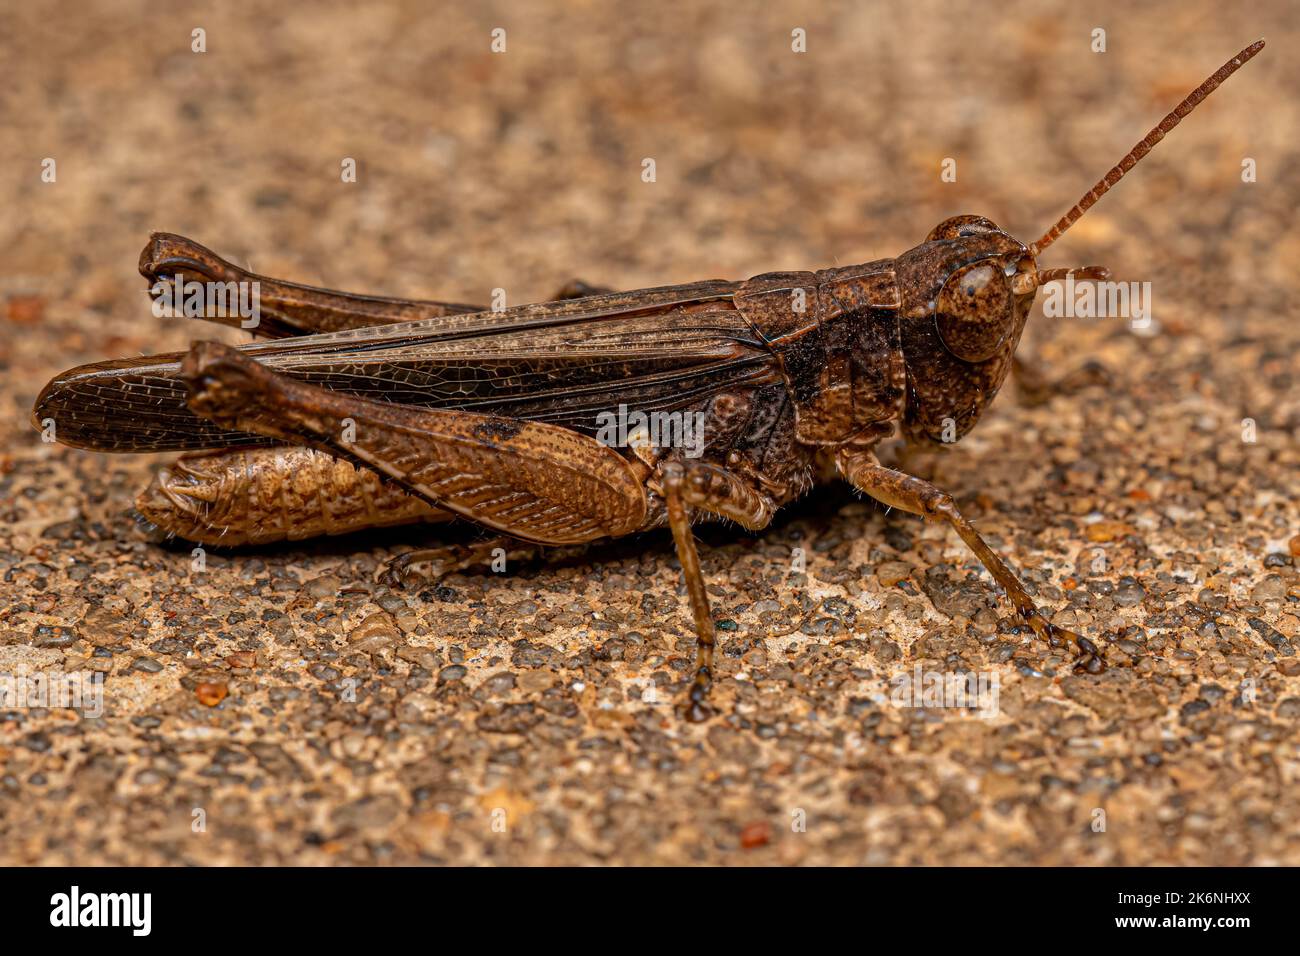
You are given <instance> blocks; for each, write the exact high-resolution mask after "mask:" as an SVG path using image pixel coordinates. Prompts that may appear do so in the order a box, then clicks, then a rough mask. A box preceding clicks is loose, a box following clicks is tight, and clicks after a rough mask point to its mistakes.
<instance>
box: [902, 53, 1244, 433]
mask: <svg viewBox="0 0 1300 956" xmlns="http://www.w3.org/2000/svg"><path fill="white" fill-rule="evenodd" d="M1263 48H1264V41H1263V40H1257V41H1255V42H1254V43H1252V44H1251V45H1250V46H1248V47H1246V48H1245V49H1244V50H1242V51H1241V52H1240V53H1238V54H1237V55H1236V56H1235V57H1233V58H1232V59H1231V60H1229V61H1228V62H1227V63H1225V64H1223V66H1221V67H1219V69H1218V70H1216V71H1215V72H1214V73H1213V74H1211V75H1210V76H1209V77H1208V78H1207V79H1206V80H1205V82H1204V83H1202V84H1201V85H1200V86H1198V87H1197V88H1196V89H1194V90H1192V92H1190V93H1188V94H1187V96H1186V97H1184V99H1183V101H1182V102H1181V103H1179V104H1178V106H1177V107H1175V108H1174V110H1173V112H1171V113H1170V114H1169V115H1167V116H1166V117H1165V118H1164V119H1163V120H1161V121H1160V122H1159V123H1158V124H1157V125H1156V127H1155V128H1154V129H1152V130H1151V132H1149V133H1147V135H1146V136H1145V137H1143V138H1142V139H1141V140H1140V141H1139V142H1138V144H1137V145H1136V146H1134V147H1133V148H1132V149H1131V150H1129V152H1128V154H1127V155H1126V156H1125V157H1124V158H1123V159H1121V160H1120V161H1119V164H1118V165H1117V166H1115V167H1114V168H1113V169H1111V171H1110V172H1108V173H1107V174H1106V175H1105V176H1103V177H1102V178H1101V179H1100V180H1099V181H1098V182H1097V184H1096V185H1095V186H1093V187H1092V189H1090V190H1088V191H1087V192H1086V193H1084V194H1083V196H1082V197H1081V198H1080V199H1079V201H1078V202H1077V203H1075V204H1074V206H1073V207H1072V208H1071V209H1070V211H1069V212H1067V213H1066V214H1065V215H1064V216H1062V217H1061V218H1060V219H1059V220H1058V221H1057V222H1056V224H1055V225H1054V226H1052V227H1051V228H1050V229H1048V230H1047V232H1045V233H1044V234H1043V235H1042V236H1041V237H1039V238H1038V239H1036V240H1035V241H1034V242H1033V243H1031V244H1030V245H1028V246H1026V245H1025V244H1024V243H1022V242H1020V241H1019V240H1018V239H1014V238H1013V237H1011V236H1009V235H1007V234H1006V233H1005V232H1003V231H1002V230H1001V229H999V228H998V227H997V226H995V225H993V223H991V222H989V221H988V220H987V219H985V218H983V217H982V216H955V217H953V218H951V219H945V220H944V221H943V222H941V223H939V225H938V226H936V227H935V228H934V229H933V230H932V231H931V233H930V235H929V236H927V237H926V240H925V242H923V243H921V245H919V246H917V247H916V248H915V249H910V250H908V251H907V252H905V253H903V255H901V256H899V258H898V259H897V260H896V269H895V271H896V274H897V278H898V285H899V289H900V291H901V308H900V311H899V318H900V325H901V330H902V344H903V357H904V360H905V362H906V365H907V386H908V387H907V408H906V412H905V414H904V417H903V431H904V433H905V434H906V435H907V436H908V437H909V438H911V439H913V440H917V439H920V440H928V441H938V442H953V441H956V440H957V439H959V438H961V437H962V435H964V434H965V433H966V432H968V431H969V430H970V429H971V428H972V427H973V426H974V424H975V422H976V421H977V420H978V419H979V416H980V413H981V412H983V411H984V409H985V408H986V407H987V406H988V404H989V402H990V401H992V400H993V396H994V395H996V394H997V391H998V389H999V388H1001V386H1002V382H1003V381H1004V380H1005V379H1006V376H1007V372H1008V371H1009V370H1010V368H1011V358H1012V355H1013V354H1014V353H1015V350H1016V345H1017V344H1018V343H1019V342H1020V333H1021V332H1022V331H1024V327H1025V318H1026V317H1027V316H1028V315H1029V309H1030V306H1032V305H1033V302H1034V294H1035V293H1036V292H1037V291H1038V287H1039V286H1040V285H1042V284H1044V283H1047V282H1051V281H1053V280H1055V279H1059V278H1062V277H1064V276H1067V275H1070V274H1073V275H1075V276H1078V277H1080V278H1091V279H1105V278H1107V277H1108V276H1109V273H1108V272H1107V270H1106V269H1104V268H1102V267H1099V266H1089V267H1087V268H1084V269H1074V270H1071V269H1047V270H1044V271H1042V272H1040V271H1039V270H1038V263H1037V260H1038V256H1039V254H1040V253H1042V251H1043V250H1044V249H1046V248H1047V247H1048V246H1050V245H1051V244H1052V243H1054V242H1055V241H1056V240H1057V239H1059V238H1060V237H1061V236H1062V235H1064V233H1065V231H1066V230H1067V229H1069V228H1070V227H1071V226H1072V225H1074V223H1076V222H1077V221H1078V220H1079V217H1081V216H1082V215H1083V214H1084V213H1085V212H1087V211H1088V210H1089V209H1090V208H1091V207H1092V206H1093V204H1094V203H1096V201H1097V200H1098V199H1100V198H1101V197H1102V196H1103V195H1105V194H1106V192H1107V191H1108V190H1109V189H1110V188H1111V187H1112V186H1114V185H1115V184H1116V183H1117V182H1119V181H1120V179H1122V178H1123V177H1124V175H1125V174H1127V173H1128V172H1129V171H1130V170H1132V169H1133V167H1134V166H1136V165H1137V164H1138V162H1139V161H1141V159H1142V157H1144V156H1145V155H1146V154H1147V153H1149V152H1150V151H1151V149H1152V147H1153V146H1155V144H1156V143H1158V142H1160V140H1161V139H1163V138H1164V137H1165V135H1166V134H1167V133H1168V132H1169V131H1170V130H1172V129H1173V128H1174V127H1175V126H1177V125H1178V124H1179V123H1180V122H1181V121H1182V119H1183V117H1185V116H1187V114H1188V113H1190V112H1191V111H1192V110H1194V109H1195V108H1196V107H1197V105H1199V104H1200V103H1201V102H1202V101H1203V100H1204V99H1205V98H1206V97H1207V96H1209V95H1210V94H1211V93H1212V92H1214V91H1215V90H1216V89H1217V88H1218V87H1219V85H1220V84H1221V83H1223V81H1224V80H1226V79H1227V78H1228V77H1230V76H1231V75H1232V74H1233V73H1235V72H1236V71H1237V70H1239V69H1240V68H1241V66H1242V64H1243V63H1245V62H1246V61H1248V60H1249V59H1250V58H1251V57H1253V56H1254V55H1255V54H1256V53H1258V52H1259V51H1260V50H1262V49H1263Z"/></svg>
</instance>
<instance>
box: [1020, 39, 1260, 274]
mask: <svg viewBox="0 0 1300 956" xmlns="http://www.w3.org/2000/svg"><path fill="white" fill-rule="evenodd" d="M1262 49H1264V41H1263V40H1256V41H1255V42H1254V43H1252V44H1251V45H1250V46H1248V47H1246V49H1244V50H1242V51H1241V52H1240V53H1238V54H1237V55H1236V56H1234V57H1233V58H1232V59H1231V60H1229V61H1228V62H1227V63H1225V64H1223V66H1221V67H1219V69H1218V70H1217V71H1215V73H1214V75H1213V76H1211V77H1210V78H1209V79H1207V80H1206V81H1205V82H1204V83H1202V84H1201V85H1200V86H1198V87H1197V88H1196V89H1194V90H1192V92H1190V93H1188V94H1187V98H1186V99H1184V100H1183V101H1182V102H1181V103H1179V104H1178V105H1177V106H1176V107H1174V111H1173V112H1172V113H1170V114H1169V115H1168V116H1166V117H1165V118H1164V119H1162V120H1161V121H1160V122H1159V123H1158V124H1157V125H1156V127H1155V129H1153V130H1151V132H1149V133H1147V134H1146V136H1145V137H1143V139H1142V141H1141V142H1140V143H1138V144H1137V145H1136V146H1134V147H1133V148H1132V149H1130V150H1129V151H1128V155H1127V156H1125V157H1124V158H1123V159H1121V160H1120V161H1119V165H1118V166H1116V167H1114V168H1113V169H1112V170H1111V171H1110V172H1108V173H1107V174H1106V175H1105V176H1103V177H1102V178H1101V180H1100V181H1099V182H1098V183H1097V185H1095V186H1093V187H1092V188H1091V189H1089V190H1088V191H1087V192H1086V193H1084V194H1083V198H1081V199H1080V200H1079V201H1078V202H1077V203H1075V204H1074V208H1072V209H1071V210H1070V211H1069V212H1067V213H1066V214H1065V215H1064V216H1062V217H1061V218H1060V219H1059V220H1057V223H1056V225H1055V226H1053V227H1052V228H1051V229H1049V230H1047V232H1045V233H1043V236H1042V238H1041V239H1039V240H1038V241H1037V242H1035V243H1034V244H1033V245H1032V246H1030V247H1029V252H1030V254H1031V255H1032V256H1034V257H1035V258H1037V257H1038V254H1039V253H1040V252H1042V251H1043V250H1044V249H1046V248H1047V247H1048V246H1050V245H1051V244H1052V243H1054V242H1055V241H1056V240H1057V239H1060V238H1061V236H1062V235H1063V234H1064V233H1065V230H1067V229H1069V228H1070V227H1071V226H1073V225H1074V224H1075V223H1076V222H1078V221H1079V217H1080V216H1082V215H1083V214H1084V213H1085V212H1087V211H1088V210H1089V209H1091V208H1092V204H1093V203H1095V202H1096V201H1097V200H1098V199H1100V198H1101V197H1102V196H1104V195H1105V194H1106V191H1107V190H1109V189H1110V187H1111V186H1114V185H1115V184H1116V183H1117V182H1119V181H1120V180H1121V179H1122V178H1123V177H1124V174H1125V173H1127V172H1128V171H1129V170H1130V169H1132V168H1133V167H1134V166H1136V165H1137V164H1138V160H1140V159H1141V158H1142V157H1143V156H1145V155H1146V154H1147V153H1149V152H1151V148H1152V147H1153V146H1155V144H1156V143H1158V142H1160V141H1161V140H1162V139H1164V138H1165V134H1166V133H1168V132H1169V131H1170V130H1171V129H1173V128H1174V127H1175V126H1177V125H1178V124H1179V123H1180V122H1182V119H1183V117H1184V116H1186V115H1187V114H1188V113H1190V112H1191V111H1192V110H1194V109H1196V107H1197V106H1198V105H1200V102H1201V100H1203V99H1205V98H1206V97H1207V96H1209V95H1210V94H1211V93H1213V92H1214V91H1215V90H1217V89H1218V88H1219V84H1220V83H1222V82H1223V81H1224V80H1226V79H1227V78H1228V77H1230V76H1232V74H1234V73H1236V72H1237V70H1239V69H1241V66H1242V64H1244V63H1245V62H1246V61H1247V60H1249V59H1250V58H1251V57H1252V56H1254V55H1255V54H1256V53H1258V52H1259V51H1260V50H1262Z"/></svg>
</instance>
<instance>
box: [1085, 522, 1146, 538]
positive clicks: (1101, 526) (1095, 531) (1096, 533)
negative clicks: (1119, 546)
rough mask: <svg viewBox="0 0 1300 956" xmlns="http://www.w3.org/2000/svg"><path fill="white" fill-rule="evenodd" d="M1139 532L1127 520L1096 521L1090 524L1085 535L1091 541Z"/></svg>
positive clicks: (1121, 536)
mask: <svg viewBox="0 0 1300 956" xmlns="http://www.w3.org/2000/svg"><path fill="white" fill-rule="evenodd" d="M1131 534H1137V531H1136V529H1134V527H1133V526H1132V525H1131V524H1129V523H1127V522H1125V521H1094V522H1093V523H1092V524H1090V525H1088V528H1087V531H1086V532H1085V535H1086V536H1087V538H1088V540H1089V541H1095V542H1099V543H1100V542H1105V541H1114V540H1116V539H1117V538H1125V537H1127V536H1129V535H1131Z"/></svg>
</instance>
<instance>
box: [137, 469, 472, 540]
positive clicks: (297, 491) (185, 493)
mask: <svg viewBox="0 0 1300 956" xmlns="http://www.w3.org/2000/svg"><path fill="white" fill-rule="evenodd" d="M135 506H136V510H137V511H138V512H139V513H140V515H141V516H142V517H143V518H144V519H145V520H146V521H148V522H150V523H152V524H153V525H155V526H157V528H158V529H159V530H161V531H163V532H165V533H167V534H169V535H176V536H177V537H181V538H184V539H185V540H187V541H194V542H197V543H199V544H212V545H229V546H237V545H255V544H268V543H271V542H276V541H298V540H301V539H303V538H311V537H315V536H317V535H333V534H347V533H348V532H351V531H361V530H364V529H368V528H388V527H393V526H395V525H404V524H414V523H417V522H441V521H450V520H451V519H452V518H453V517H455V516H454V515H453V514H451V513H450V512H448V511H444V510H442V509H440V508H435V507H434V506H433V505H430V504H428V503H426V502H424V501H422V500H420V499H419V498H415V497H413V496H411V495H408V494H407V493H406V492H404V491H402V490H401V489H400V488H398V487H397V486H396V485H394V484H392V483H391V482H387V481H385V480H384V479H383V478H381V477H380V476H379V475H378V474H377V473H376V472H373V471H370V470H369V469H367V468H360V467H357V466H356V465H353V464H351V463H350V462H347V461H342V460H340V459H337V458H332V457H331V456H329V455H327V454H325V453H323V452H319V451H313V450H312V449H308V448H288V447H284V448H250V449H225V450H221V451H209V452H197V453H193V454H187V455H182V456H181V457H180V458H179V459H178V460H177V461H175V462H173V463H172V464H171V465H168V466H167V467H165V468H163V469H162V470H160V471H159V472H158V474H157V475H155V476H154V479H153V481H152V482H150V484H149V487H148V488H146V489H145V490H144V491H143V492H142V493H141V494H140V496H139V497H138V498H137V499H136V503H135Z"/></svg>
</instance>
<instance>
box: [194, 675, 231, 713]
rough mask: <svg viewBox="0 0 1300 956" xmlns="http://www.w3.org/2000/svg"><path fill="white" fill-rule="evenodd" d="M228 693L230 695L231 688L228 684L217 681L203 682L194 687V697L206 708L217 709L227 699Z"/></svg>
mask: <svg viewBox="0 0 1300 956" xmlns="http://www.w3.org/2000/svg"><path fill="white" fill-rule="evenodd" d="M228 693H230V688H229V687H227V686H226V684H224V683H219V682H216V681H203V682H202V683H200V684H197V685H195V687H194V696H195V697H197V698H198V699H199V703H200V704H202V705H203V706H205V707H216V706H217V704H219V703H221V702H222V701H223V700H225V699H226V695H227V694H228Z"/></svg>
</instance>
